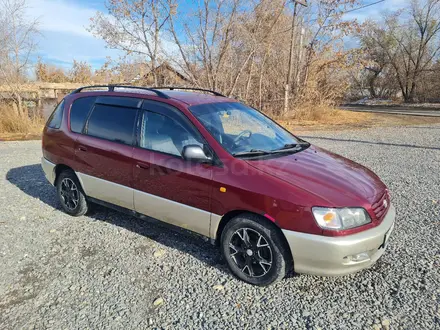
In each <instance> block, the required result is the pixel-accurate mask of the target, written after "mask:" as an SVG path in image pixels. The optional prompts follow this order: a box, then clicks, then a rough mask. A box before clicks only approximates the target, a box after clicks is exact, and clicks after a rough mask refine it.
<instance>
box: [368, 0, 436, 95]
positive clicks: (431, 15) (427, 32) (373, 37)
mask: <svg viewBox="0 0 440 330" xmlns="http://www.w3.org/2000/svg"><path fill="white" fill-rule="evenodd" d="M402 16H403V17H404V19H402V18H401V17H402ZM439 17H440V1H439V0H425V1H423V2H421V1H419V0H414V1H412V3H411V5H410V7H409V8H407V9H406V10H404V11H403V12H402V13H400V12H398V13H395V14H392V15H389V16H386V17H385V19H384V21H383V22H382V23H372V22H370V23H369V24H368V25H366V28H365V29H364V33H363V34H362V36H361V40H362V43H363V46H364V48H365V49H366V51H367V52H368V53H370V54H372V56H373V57H375V58H378V56H377V53H378V51H377V49H379V53H380V57H385V59H386V61H387V62H388V63H389V65H390V66H391V67H392V68H393V71H394V74H395V77H396V80H397V82H398V84H399V87H400V90H401V93H402V96H403V99H404V101H405V102H413V101H414V100H415V97H416V93H417V87H418V85H419V84H420V82H421V80H422V78H423V76H424V74H425V73H426V72H428V71H430V70H431V66H432V65H433V63H434V62H435V61H436V60H437V59H438V58H439V55H440V53H439V52H440V20H439V19H438V18H439Z"/></svg>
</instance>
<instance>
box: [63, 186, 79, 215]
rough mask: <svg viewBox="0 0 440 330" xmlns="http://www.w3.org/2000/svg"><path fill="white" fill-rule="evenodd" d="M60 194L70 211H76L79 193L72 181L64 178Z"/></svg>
mask: <svg viewBox="0 0 440 330" xmlns="http://www.w3.org/2000/svg"><path fill="white" fill-rule="evenodd" d="M60 194H61V199H62V201H63V203H64V205H65V206H66V207H67V208H68V209H69V210H74V209H76V207H77V206H78V203H79V192H78V188H77V186H76V184H75V182H73V180H72V179H69V178H64V179H63V181H61V189H60Z"/></svg>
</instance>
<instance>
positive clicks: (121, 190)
mask: <svg viewBox="0 0 440 330" xmlns="http://www.w3.org/2000/svg"><path fill="white" fill-rule="evenodd" d="M76 176H77V177H78V179H79V181H80V183H81V185H82V187H83V189H84V192H85V193H86V195H87V196H90V197H93V198H97V199H100V200H103V201H105V202H107V203H112V204H115V205H118V206H121V207H125V208H127V209H130V210H134V203H133V194H134V192H133V189H132V188H129V187H126V186H123V185H120V184H117V183H114V182H110V181H107V180H103V179H99V178H96V177H94V176H90V175H87V174H83V173H79V172H76Z"/></svg>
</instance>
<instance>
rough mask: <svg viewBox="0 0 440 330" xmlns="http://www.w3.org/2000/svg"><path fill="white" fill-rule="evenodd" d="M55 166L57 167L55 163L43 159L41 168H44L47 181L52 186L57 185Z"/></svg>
mask: <svg viewBox="0 0 440 330" xmlns="http://www.w3.org/2000/svg"><path fill="white" fill-rule="evenodd" d="M55 166H56V165H55V164H54V163H52V162H50V161H48V160H47V159H46V158H44V157H41V167H42V168H43V172H44V175H45V176H46V179H47V181H49V182H50V184H51V185H54V184H55V179H56V176H55Z"/></svg>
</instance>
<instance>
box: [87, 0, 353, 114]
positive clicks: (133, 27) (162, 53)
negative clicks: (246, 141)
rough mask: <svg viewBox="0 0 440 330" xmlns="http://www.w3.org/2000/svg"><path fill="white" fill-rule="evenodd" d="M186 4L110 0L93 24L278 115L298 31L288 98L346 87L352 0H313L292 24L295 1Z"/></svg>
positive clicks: (151, 57)
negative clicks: (346, 42) (346, 44)
mask: <svg viewBox="0 0 440 330" xmlns="http://www.w3.org/2000/svg"><path fill="white" fill-rule="evenodd" d="M185 3H186V1H177V0H160V1H158V0H107V1H106V7H107V12H106V13H102V12H98V13H97V14H96V16H95V17H93V18H92V22H91V25H90V28H89V29H90V31H91V32H92V33H93V34H94V35H96V36H97V37H100V38H102V39H103V40H104V41H105V42H106V43H107V45H108V47H110V48H115V49H119V50H121V51H123V52H125V54H127V55H133V54H136V55H138V56H143V57H144V58H145V59H146V60H147V61H146V62H147V63H148V64H149V65H150V69H153V68H155V67H156V66H157V65H158V64H160V63H163V62H164V61H167V62H169V63H171V64H172V65H173V66H174V67H175V68H177V69H178V70H179V71H181V72H182V73H183V74H184V75H185V76H186V77H188V78H189V80H190V81H191V83H192V84H193V85H195V86H198V87H205V88H210V89H215V90H219V91H222V92H223V93H225V94H227V95H231V96H232V95H233V96H237V97H239V98H241V99H243V100H245V101H246V102H249V103H250V104H252V105H254V106H257V107H259V108H263V109H266V110H269V111H272V112H274V113H275V114H281V113H280V111H281V110H282V104H283V96H284V86H285V84H286V73H287V71H288V64H289V58H290V52H289V50H290V41H291V36H293V39H294V49H293V50H294V53H293V54H292V55H293V56H292V59H293V63H294V65H293V70H292V73H291V74H292V77H291V81H292V82H293V84H291V95H292V98H293V100H294V102H293V103H291V104H293V106H294V107H295V106H297V105H298V103H301V102H302V103H304V102H311V103H316V102H329V103H331V102H334V101H336V100H338V99H340V98H341V97H342V96H343V95H344V93H345V91H346V90H347V88H348V84H347V82H348V78H349V70H350V69H351V68H352V67H354V65H355V61H354V52H353V51H352V50H347V49H345V48H344V45H343V38H344V37H346V36H347V35H350V34H352V33H353V32H354V31H355V30H356V29H357V28H358V25H357V24H356V22H355V21H346V20H343V19H342V16H343V15H342V13H343V12H344V10H345V9H346V8H350V7H351V6H353V5H354V3H355V0H327V1H315V0H313V1H310V2H309V3H308V6H307V7H305V8H304V7H302V6H301V7H299V8H298V9H299V10H298V11H297V17H296V20H295V22H296V24H295V25H294V26H293V27H292V10H293V6H292V1H287V0H252V1H247V0H246V1H245V0H203V1H197V2H196V1H194V2H191V6H185ZM292 29H293V33H292ZM154 74H155V73H154V72H153V75H154ZM154 81H155V83H157V77H156V76H155V77H154Z"/></svg>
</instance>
